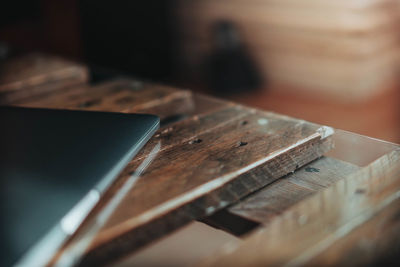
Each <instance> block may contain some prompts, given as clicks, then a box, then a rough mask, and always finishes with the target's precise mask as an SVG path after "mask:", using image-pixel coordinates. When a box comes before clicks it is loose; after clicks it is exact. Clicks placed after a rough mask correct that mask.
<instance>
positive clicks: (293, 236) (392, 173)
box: [204, 149, 400, 266]
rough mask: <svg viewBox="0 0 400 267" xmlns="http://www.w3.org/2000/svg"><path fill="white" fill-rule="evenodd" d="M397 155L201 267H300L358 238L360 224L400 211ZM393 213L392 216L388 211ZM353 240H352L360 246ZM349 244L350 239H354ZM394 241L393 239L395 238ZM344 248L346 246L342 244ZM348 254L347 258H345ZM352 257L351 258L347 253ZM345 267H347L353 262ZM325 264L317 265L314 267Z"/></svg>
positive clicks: (316, 197)
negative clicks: (344, 240) (299, 266)
mask: <svg viewBox="0 0 400 267" xmlns="http://www.w3.org/2000/svg"><path fill="white" fill-rule="evenodd" d="M399 177H400V149H395V150H394V151H392V152H391V153H388V154H386V155H384V156H383V157H381V158H379V159H378V160H376V161H374V162H373V163H371V164H370V165H368V166H367V167H364V168H362V169H361V170H360V171H358V172H356V173H354V174H353V175H350V176H349V177H346V178H344V179H341V180H340V181H338V182H337V183H336V184H334V185H333V186H331V187H328V188H326V189H324V190H322V191H320V192H318V193H317V194H315V195H314V196H311V197H309V198H308V199H306V200H304V201H302V202H300V203H298V204H296V205H295V206H293V207H292V208H290V209H289V210H287V211H286V212H284V213H283V214H282V216H279V217H277V218H275V219H274V220H272V221H271V222H270V223H269V224H268V226H267V227H266V228H264V229H261V230H259V231H258V232H256V233H254V234H253V235H250V236H249V237H248V238H247V240H245V242H243V243H242V245H240V246H238V247H236V248H235V247H233V248H232V247H231V248H230V249H229V250H228V249H226V250H225V251H221V253H219V254H218V255H216V257H214V258H212V259H209V260H206V261H205V262H204V265H206V266H229V265H235V266H266V265H267V266H269V265H305V264H310V263H316V262H313V259H316V260H317V259H318V256H319V255H324V254H322V253H324V252H325V251H329V248H330V247H332V246H333V248H334V251H337V250H338V248H337V247H336V248H335V246H336V244H338V246H340V243H336V242H338V241H340V240H341V239H342V238H345V239H346V238H347V237H349V238H350V237H351V235H352V234H356V233H362V231H361V232H359V230H360V229H361V230H362V228H358V227H360V226H361V227H363V226H362V225H363V223H366V222H367V224H366V225H370V224H369V223H373V222H372V221H370V220H371V219H372V220H373V218H374V216H378V215H379V213H380V212H386V208H388V209H390V210H391V209H392V208H394V209H395V211H394V214H398V212H399V211H400V205H398V203H399V199H400V179H399ZM392 212H393V211H392ZM362 237H363V236H362V235H358V236H357V237H356V238H355V239H357V240H361V238H362ZM353 238H354V237H353ZM397 239H398V238H397ZM345 243H347V242H345ZM350 253H351V252H350ZM351 255H353V254H352V253H351ZM346 259H347V260H348V261H345V262H344V264H345V265H348V264H350V263H351V260H352V257H351V256H350V257H347V258H346ZM323 263H324V261H318V262H317V265H321V264H323Z"/></svg>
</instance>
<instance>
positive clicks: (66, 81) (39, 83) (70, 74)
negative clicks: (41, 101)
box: [0, 54, 88, 104]
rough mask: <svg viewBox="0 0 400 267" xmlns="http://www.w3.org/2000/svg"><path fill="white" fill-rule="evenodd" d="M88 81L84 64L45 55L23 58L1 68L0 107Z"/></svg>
mask: <svg viewBox="0 0 400 267" xmlns="http://www.w3.org/2000/svg"><path fill="white" fill-rule="evenodd" d="M87 81H88V70H87V68H86V67H85V66H83V65H80V64H77V63H73V62H70V61H67V60H64V59H60V58H57V57H54V56H47V55H42V54H30V55H26V56H22V57H19V58H15V59H11V60H9V61H6V62H5V63H4V64H3V65H2V66H1V67H0V104H12V103H16V102H18V101H22V100H24V99H28V98H30V97H32V96H38V95H42V94H45V93H48V92H52V91H56V90H59V89H65V88H67V87H71V86H76V85H82V84H85V83H86V82H87Z"/></svg>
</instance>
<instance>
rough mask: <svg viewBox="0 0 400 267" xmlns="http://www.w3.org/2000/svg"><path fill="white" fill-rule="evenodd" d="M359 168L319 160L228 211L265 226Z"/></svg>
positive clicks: (327, 159)
mask: <svg viewBox="0 0 400 267" xmlns="http://www.w3.org/2000/svg"><path fill="white" fill-rule="evenodd" d="M359 169H360V168H359V167H357V166H355V165H353V164H350V163H347V162H343V161H340V160H337V159H334V158H328V157H322V158H320V159H317V160H315V161H313V162H311V163H309V164H307V165H305V166H304V167H302V168H300V169H299V170H296V171H295V172H294V173H293V174H289V175H288V176H287V177H283V178H281V179H279V180H277V181H276V182H274V183H272V184H270V185H268V186H267V187H265V188H263V189H261V190H260V191H258V192H256V193H254V194H252V195H250V196H248V197H247V198H245V199H244V200H242V201H241V202H240V203H238V204H236V205H234V206H232V207H230V208H229V212H231V213H233V214H236V215H239V216H242V217H244V218H246V219H249V220H251V221H255V222H259V223H264V224H266V223H268V222H270V221H271V220H272V219H273V218H274V217H276V216H279V215H280V214H282V213H283V212H284V211H285V210H287V209H288V208H289V207H291V206H293V205H294V204H296V203H298V202H300V201H302V200H303V199H305V198H306V197H309V196H311V195H313V194H314V193H316V192H318V191H320V190H321V189H323V188H326V187H328V186H331V185H333V184H334V183H336V182H337V181H339V180H341V179H344V178H345V177H347V176H349V175H350V174H352V173H354V172H356V171H358V170H359Z"/></svg>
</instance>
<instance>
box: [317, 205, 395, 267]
mask: <svg viewBox="0 0 400 267" xmlns="http://www.w3.org/2000/svg"><path fill="white" fill-rule="evenodd" d="M399 211H400V199H399V198H397V199H396V200H394V201H393V203H391V204H389V205H388V206H387V207H385V208H384V209H383V210H382V211H380V212H378V213H377V214H375V215H374V216H373V217H372V218H371V219H370V220H368V221H367V222H365V223H364V224H363V225H361V226H360V227H358V228H356V229H355V230H354V231H352V232H350V233H349V234H347V235H346V236H344V237H343V238H341V239H340V240H338V241H337V242H335V243H334V244H333V245H332V246H331V247H329V249H327V250H325V251H323V252H322V253H321V254H319V255H318V256H316V257H315V258H314V259H312V260H311V261H310V266H345V265H346V266H348V265H352V266H362V265H363V266H399V263H400V259H399V255H400V220H399Z"/></svg>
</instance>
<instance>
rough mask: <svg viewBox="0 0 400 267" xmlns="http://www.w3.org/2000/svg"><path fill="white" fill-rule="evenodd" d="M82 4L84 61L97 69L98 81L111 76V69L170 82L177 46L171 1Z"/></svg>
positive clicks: (117, 0)
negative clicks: (174, 50)
mask: <svg viewBox="0 0 400 267" xmlns="http://www.w3.org/2000/svg"><path fill="white" fill-rule="evenodd" d="M79 3H80V5H79V7H80V15H81V25H82V28H81V36H82V41H83V52H84V59H85V61H87V62H88V63H89V64H90V65H91V66H95V68H94V69H95V71H96V74H95V75H94V77H93V78H94V80H95V81H97V80H101V79H102V76H104V75H106V76H108V74H107V72H108V71H107V70H116V72H117V73H125V74H129V75H133V76H135V77H140V78H141V79H150V80H152V81H158V82H167V81H168V80H169V79H170V77H171V75H172V74H173V69H174V66H173V56H172V50H173V49H174V47H175V45H174V43H173V42H174V40H173V36H172V30H171V27H170V26H171V24H170V23H171V21H172V19H173V18H172V17H171V14H172V12H171V8H172V6H171V1H159V0H147V1H129V0H115V1H106V0H82V1H80V2H79ZM112 72H113V71H112Z"/></svg>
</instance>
